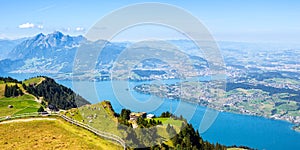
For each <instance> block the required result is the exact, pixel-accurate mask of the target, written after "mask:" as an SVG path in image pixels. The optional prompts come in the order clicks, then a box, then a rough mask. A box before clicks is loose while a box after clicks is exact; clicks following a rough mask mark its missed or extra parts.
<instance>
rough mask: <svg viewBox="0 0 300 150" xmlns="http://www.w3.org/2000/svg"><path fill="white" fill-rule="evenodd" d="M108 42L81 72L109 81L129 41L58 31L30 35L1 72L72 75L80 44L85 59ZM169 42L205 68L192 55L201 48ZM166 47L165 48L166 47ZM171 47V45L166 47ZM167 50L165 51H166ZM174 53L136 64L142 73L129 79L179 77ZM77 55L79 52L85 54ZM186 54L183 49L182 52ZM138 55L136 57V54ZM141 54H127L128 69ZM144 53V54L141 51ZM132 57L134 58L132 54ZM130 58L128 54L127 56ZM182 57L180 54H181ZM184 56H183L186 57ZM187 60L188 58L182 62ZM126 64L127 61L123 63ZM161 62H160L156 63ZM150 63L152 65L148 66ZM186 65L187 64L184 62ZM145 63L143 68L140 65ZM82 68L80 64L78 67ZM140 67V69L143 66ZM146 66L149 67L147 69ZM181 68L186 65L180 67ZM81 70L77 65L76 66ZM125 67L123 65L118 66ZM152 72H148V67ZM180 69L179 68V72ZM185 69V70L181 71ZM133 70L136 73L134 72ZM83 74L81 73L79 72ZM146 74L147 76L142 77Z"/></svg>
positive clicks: (0, 64) (203, 62)
mask: <svg viewBox="0 0 300 150" xmlns="http://www.w3.org/2000/svg"><path fill="white" fill-rule="evenodd" d="M103 43H105V47H104V48H103V49H102V51H101V53H100V54H99V56H98V57H97V56H96V59H92V60H93V62H91V64H88V65H95V67H94V68H90V70H84V69H83V71H84V72H82V73H83V74H85V75H83V76H84V78H85V79H87V78H88V79H89V80H90V79H91V80H93V78H94V77H93V76H94V75H95V74H96V76H97V77H96V79H97V80H106V79H109V78H111V77H110V75H109V74H110V71H111V69H112V68H113V65H115V61H116V60H117V58H118V56H120V54H121V53H122V52H123V50H124V49H125V48H128V46H129V47H130V44H131V43H130V42H108V41H104V40H99V41H95V42H91V41H88V40H87V39H86V38H85V37H83V36H81V35H79V36H69V35H64V34H63V33H61V32H59V31H55V32H54V33H51V34H47V35H44V34H42V33H40V34H37V35H36V36H34V37H32V38H27V39H25V40H24V41H22V42H21V43H19V44H18V45H16V46H15V47H14V48H13V49H12V50H11V51H10V52H9V54H8V57H6V59H4V60H0V72H4V73H42V74H69V73H72V72H73V69H74V62H75V61H74V59H75V57H76V55H77V54H78V52H77V50H78V48H79V47H80V46H82V45H85V46H84V50H83V53H82V54H83V55H86V56H85V58H84V59H86V60H91V59H90V58H95V55H97V54H98V52H99V48H100V46H99V45H103ZM169 43H175V44H177V45H180V44H181V46H180V49H182V50H184V51H185V50H186V51H187V52H189V53H187V56H186V58H188V57H189V58H190V59H191V60H192V62H195V63H196V65H195V66H194V67H195V69H205V68H207V67H208V66H207V62H206V60H205V59H203V58H201V57H198V56H197V57H196V56H193V57H192V54H193V55H194V54H196V53H195V51H197V50H198V48H195V47H194V48H193V46H191V45H189V43H191V42H189V41H185V42H180V41H178V42H174V41H169ZM164 48H165V47H163V49H164ZM167 48H169V47H167ZM138 50H142V51H141V52H143V53H149V54H147V55H153V54H152V53H154V52H159V51H160V49H153V48H152V46H151V45H149V46H145V47H138ZM164 51H165V50H164ZM171 53H172V49H170V50H169V51H168V53H165V54H164V55H161V56H162V58H163V59H165V60H171V61H170V62H160V63H158V62H157V60H155V59H149V60H147V61H142V62H140V63H141V64H135V66H132V67H133V69H134V70H135V71H136V72H143V73H142V74H136V73H135V74H134V75H133V76H132V77H130V79H133V80H144V79H146V80H149V79H153V78H169V77H170V78H176V77H180V76H181V74H180V73H178V70H177V72H176V71H175V70H172V69H171V67H170V66H172V64H173V66H178V61H179V60H181V59H176V60H175V59H174V58H175V57H173V56H174V55H175V56H176V55H177V54H179V53H178V52H177V51H174V54H171ZM82 54H78V55H80V56H81V55H82ZM182 54H183V53H182V52H181V54H180V55H182ZM133 55H136V56H133ZM139 55H140V54H136V53H132V54H131V55H130V56H129V55H128V58H129V59H128V60H126V62H122V63H123V64H122V65H124V67H125V70H126V69H127V68H126V67H128V66H129V65H132V63H136V62H134V61H135V60H134V59H136V58H138V57H139ZM142 55H143V54H142ZM132 56H133V57H132ZM126 57H127V56H126ZM179 58H180V57H179ZM183 58H184V57H182V59H183ZM182 62H185V61H182ZM124 63H125V64H124ZM157 63H158V64H157ZM166 63H171V65H170V64H169V65H164V64H166ZM149 64H152V65H150V66H149ZM181 65H184V64H181ZM141 66H142V67H141ZM77 67H80V68H81V66H77ZM140 67H141V68H140ZM144 67H146V68H144ZM156 67H160V68H158V69H162V70H163V71H162V72H163V73H162V74H157V73H156V72H155V71H151V69H157V68H156ZM178 68H186V67H183V66H182V67H179V66H178ZM75 69H78V68H75ZM118 69H121V71H120V72H118V73H121V72H122V69H124V68H118ZM145 69H147V70H149V71H147V70H145ZM179 72H180V71H179ZM182 72H186V70H184V71H182ZM133 73H134V72H133ZM80 74H81V72H80ZM143 75H146V76H143ZM120 76H121V78H122V79H123V78H125V77H126V75H123V74H120ZM59 78H60V79H66V78H65V76H64V75H63V77H59ZM78 79H82V77H78Z"/></svg>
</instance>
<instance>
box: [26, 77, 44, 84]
mask: <svg viewBox="0 0 300 150" xmlns="http://www.w3.org/2000/svg"><path fill="white" fill-rule="evenodd" d="M44 80H45V78H43V77H36V78H30V79H27V80H25V81H23V83H25V84H26V85H29V84H37V85H38V84H40V83H41V82H42V81H44Z"/></svg>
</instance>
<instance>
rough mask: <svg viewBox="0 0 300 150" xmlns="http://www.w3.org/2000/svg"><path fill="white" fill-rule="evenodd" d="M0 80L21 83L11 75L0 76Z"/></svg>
mask: <svg viewBox="0 0 300 150" xmlns="http://www.w3.org/2000/svg"><path fill="white" fill-rule="evenodd" d="M0 81H3V82H4V83H21V82H20V81H18V80H16V79H14V78H12V77H0Z"/></svg>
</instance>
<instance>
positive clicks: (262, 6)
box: [0, 0, 300, 43]
mask: <svg viewBox="0 0 300 150" xmlns="http://www.w3.org/2000/svg"><path fill="white" fill-rule="evenodd" d="M0 2H1V5H0V13H1V18H0V20H1V23H0V38H10V39H12V38H19V37H27V36H34V35H35V34H38V33H40V32H43V33H50V32H53V31H57V30H59V31H62V32H63V33H66V34H71V35H78V34H85V32H86V31H87V30H88V29H89V28H91V27H92V26H93V25H94V24H95V23H96V22H97V21H98V20H100V19H101V17H103V16H104V15H106V14H108V13H109V12H111V11H113V10H115V9H118V8H120V7H124V6H126V5H130V4H134V3H142V2H149V1H138V0H130V1H114V0H112V1H100V0H94V1H93V0H87V1H71V0H65V1H60V0H43V1H34V0H26V1H19V0H10V1H8V0H1V1H0ZM151 2H162V3H168V4H172V5H175V6H178V7H181V8H183V9H185V10H187V11H189V12H190V13H191V14H193V15H194V16H196V17H197V18H198V19H199V20H201V21H202V23H203V24H204V25H205V26H206V27H207V28H208V29H209V31H210V32H211V33H212V35H213V36H214V37H215V39H216V40H219V41H248V42H287V43H296V42H299V41H300V19H299V18H300V9H299V8H300V2H299V1H296V0H295V1H284V0H281V1H276V0H264V1H262V0H218V1H216V0H215V1H214V0H206V1H201V0H194V1H183V0H178V1H165V0H159V1H151ZM148 28H149V27H148ZM139 30H141V29H137V30H131V32H133V33H134V32H138V31H139ZM153 30H162V29H159V28H157V29H153ZM154 33H156V32H153V33H152V34H154ZM157 33H158V32H157ZM163 33H166V35H167V31H165V32H163ZM125 37H126V36H123V38H124V40H125V39H126V38H125ZM171 37H172V36H171V34H170V38H171ZM131 38H133V39H128V40H134V38H139V37H138V36H136V37H134V36H131Z"/></svg>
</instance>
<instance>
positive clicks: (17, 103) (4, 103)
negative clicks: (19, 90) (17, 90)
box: [0, 95, 41, 116]
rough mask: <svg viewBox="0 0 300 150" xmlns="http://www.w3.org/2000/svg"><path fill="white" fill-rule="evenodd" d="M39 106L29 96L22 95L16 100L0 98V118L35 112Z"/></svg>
mask: <svg viewBox="0 0 300 150" xmlns="http://www.w3.org/2000/svg"><path fill="white" fill-rule="evenodd" d="M8 105H12V106H13V108H8ZM40 106H41V104H39V103H38V102H36V101H34V98H33V97H32V96H31V95H23V96H19V97H16V98H0V110H1V111H0V116H9V115H14V114H19V113H29V112H37V110H38V109H39V108H40Z"/></svg>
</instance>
